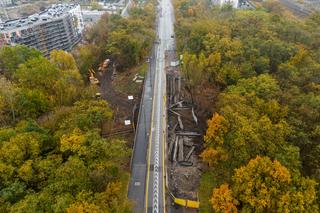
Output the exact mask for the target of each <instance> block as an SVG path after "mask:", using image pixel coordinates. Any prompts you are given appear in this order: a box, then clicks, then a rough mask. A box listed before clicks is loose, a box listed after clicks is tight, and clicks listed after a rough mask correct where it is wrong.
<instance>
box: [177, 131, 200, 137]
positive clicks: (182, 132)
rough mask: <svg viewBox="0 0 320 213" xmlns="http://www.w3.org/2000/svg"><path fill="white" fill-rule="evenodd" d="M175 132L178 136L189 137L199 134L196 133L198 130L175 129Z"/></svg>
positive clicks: (198, 134)
mask: <svg viewBox="0 0 320 213" xmlns="http://www.w3.org/2000/svg"><path fill="white" fill-rule="evenodd" d="M175 134H176V135H179V136H189V137H198V136H201V134H200V133H198V132H188V131H176V133H175Z"/></svg>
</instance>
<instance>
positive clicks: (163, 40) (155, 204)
mask: <svg viewBox="0 0 320 213" xmlns="http://www.w3.org/2000/svg"><path fill="white" fill-rule="evenodd" d="M157 20H158V24H157V26H158V29H157V31H158V42H159V45H157V48H156V61H155V62H156V70H155V77H154V78H155V79H154V93H153V105H152V116H151V134H150V138H149V147H148V159H147V177H146V190H145V193H146V195H145V212H148V213H149V212H152V213H162V212H165V206H166V203H165V200H166V199H165V187H166V183H165V174H166V172H165V171H166V170H165V144H166V143H165V140H166V127H167V121H166V72H165V53H166V51H167V50H172V49H173V48H174V39H173V35H174V30H173V21H174V18H173V7H172V4H171V1H170V0H161V1H160V2H159V6H158V19H157Z"/></svg>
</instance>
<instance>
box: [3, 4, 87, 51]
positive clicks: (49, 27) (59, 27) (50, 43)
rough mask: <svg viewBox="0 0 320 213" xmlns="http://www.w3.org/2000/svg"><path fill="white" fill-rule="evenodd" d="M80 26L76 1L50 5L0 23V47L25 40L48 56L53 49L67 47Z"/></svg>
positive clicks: (75, 39)
mask: <svg viewBox="0 0 320 213" xmlns="http://www.w3.org/2000/svg"><path fill="white" fill-rule="evenodd" d="M83 28H84V24H83V18H82V12H81V8H80V5H75V4H58V5H53V6H51V7H50V8H48V9H47V10H45V11H43V12H40V13H38V14H33V15H31V16H29V17H25V18H22V19H16V20H9V21H6V22H4V23H0V47H1V46H3V45H15V44H25V45H27V46H29V47H34V48H36V49H38V50H40V51H41V52H42V53H43V54H44V55H45V56H48V55H49V54H50V52H51V51H52V50H53V49H62V50H66V51H68V50H71V49H72V47H73V46H74V45H76V44H77V43H78V42H79V41H80V39H81V33H82V30H83Z"/></svg>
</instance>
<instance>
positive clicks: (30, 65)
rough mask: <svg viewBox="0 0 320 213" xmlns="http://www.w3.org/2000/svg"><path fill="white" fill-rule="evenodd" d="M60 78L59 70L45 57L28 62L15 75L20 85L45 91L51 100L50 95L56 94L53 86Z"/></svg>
mask: <svg viewBox="0 0 320 213" xmlns="http://www.w3.org/2000/svg"><path fill="white" fill-rule="evenodd" d="M58 78H59V70H58V68H57V67H56V66H55V65H53V64H51V63H50V61H49V60H48V59H46V58H44V57H39V58H35V59H30V60H28V61H27V62H26V63H24V64H22V65H20V66H19V68H18V70H17V71H16V73H15V74H14V79H15V81H16V82H17V83H18V84H20V85H21V86H23V87H26V88H29V89H39V90H43V91H44V92H45V93H46V94H47V95H48V96H49V99H50V94H54V92H55V91H53V89H52V85H54V84H55V82H56V81H57V79H58Z"/></svg>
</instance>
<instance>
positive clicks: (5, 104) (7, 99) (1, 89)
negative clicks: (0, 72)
mask: <svg viewBox="0 0 320 213" xmlns="http://www.w3.org/2000/svg"><path fill="white" fill-rule="evenodd" d="M0 97H1V99H0V100H1V105H0V107H1V108H0V112H1V114H0V115H1V122H2V123H3V124H7V123H10V122H9V119H11V120H12V122H13V123H14V122H15V121H16V117H17V108H16V107H17V105H16V101H17V88H16V87H15V85H14V84H13V83H12V82H10V81H9V80H6V79H5V78H0Z"/></svg>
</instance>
